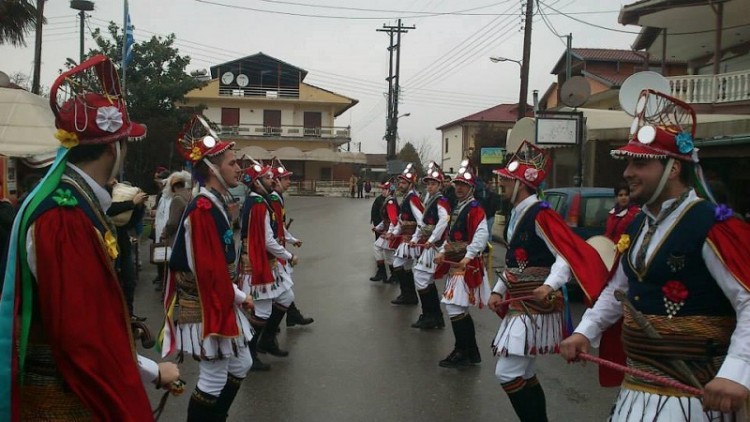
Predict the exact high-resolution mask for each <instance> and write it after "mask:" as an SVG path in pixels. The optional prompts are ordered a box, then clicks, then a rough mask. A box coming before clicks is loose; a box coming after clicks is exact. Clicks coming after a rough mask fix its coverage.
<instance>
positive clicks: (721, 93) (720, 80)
mask: <svg viewBox="0 0 750 422" xmlns="http://www.w3.org/2000/svg"><path fill="white" fill-rule="evenodd" d="M667 80H669V85H670V86H671V88H672V90H671V91H672V92H671V95H672V96H673V97H675V98H678V99H680V100H682V101H685V102H686V103H689V104H711V103H730V102H735V101H747V100H750V69H748V70H741V71H738V72H730V73H720V74H718V75H683V76H670V77H668V78H667Z"/></svg>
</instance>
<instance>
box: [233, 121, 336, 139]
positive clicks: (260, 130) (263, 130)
mask: <svg viewBox="0 0 750 422" xmlns="http://www.w3.org/2000/svg"><path fill="white" fill-rule="evenodd" d="M219 130H220V133H219V134H220V135H234V136H277V137H282V138H333V139H350V138H351V128H349V127H348V126H347V127H344V126H321V127H304V126H302V125H281V126H265V125H261V124H239V125H234V126H231V125H219Z"/></svg>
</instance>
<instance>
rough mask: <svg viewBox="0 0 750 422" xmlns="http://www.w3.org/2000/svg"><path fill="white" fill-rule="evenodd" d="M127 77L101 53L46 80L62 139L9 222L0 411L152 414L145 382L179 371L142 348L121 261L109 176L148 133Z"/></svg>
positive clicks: (51, 415) (0, 321)
mask: <svg viewBox="0 0 750 422" xmlns="http://www.w3.org/2000/svg"><path fill="white" fill-rule="evenodd" d="M119 80H120V78H119V77H118V75H117V71H116V70H115V67H114V65H113V64H112V63H111V62H110V60H109V59H108V58H106V57H105V56H102V55H96V56H93V57H91V58H89V59H88V60H86V61H85V62H83V63H81V64H80V65H78V66H76V67H75V68H73V69H71V70H69V71H67V72H64V73H63V74H62V75H60V76H59V77H58V78H57V80H56V81H55V82H54V84H53V85H52V88H51V90H50V105H51V107H52V112H53V113H54V115H55V125H56V126H57V128H58V131H57V133H56V134H55V136H56V137H57V138H58V139H59V140H60V142H61V144H62V147H61V148H60V149H59V150H58V152H57V158H56V159H55V162H54V163H53V164H52V166H51V168H50V169H49V170H48V172H47V174H46V175H45V176H44V179H42V181H41V182H40V183H39V185H38V186H37V187H36V188H35V189H34V190H33V191H32V192H31V194H29V196H28V197H27V199H26V200H25V201H24V204H23V205H22V206H21V209H20V210H19V212H18V217H17V218H16V220H15V223H14V225H13V231H12V234H11V240H10V244H9V251H8V266H7V270H6V273H5V281H4V284H3V291H2V295H1V296H0V297H2V299H1V300H0V327H1V328H0V420H3V421H18V420H21V419H23V420H120V421H147V420H153V416H152V414H151V407H150V404H149V401H148V396H147V395H146V391H145V390H144V387H143V382H144V381H146V382H153V383H155V384H157V386H159V385H168V384H170V383H171V382H172V381H176V380H177V377H178V375H179V372H178V370H177V367H176V365H174V364H173V363H162V364H159V365H157V364H156V363H155V362H153V361H151V360H148V359H145V358H142V357H140V356H138V355H137V354H136V351H135V344H134V343H133V333H131V320H130V315H129V313H128V310H127V308H126V305H125V298H124V296H123V292H122V289H121V287H120V284H119V282H118V279H117V275H116V272H115V261H116V259H117V258H118V256H119V251H118V249H117V239H116V237H115V233H116V230H115V226H114V224H113V223H112V221H111V220H110V219H109V218H108V217H107V215H106V211H107V209H108V208H109V206H110V204H111V203H112V198H111V196H110V195H109V193H108V191H107V190H106V188H105V187H106V185H107V182H108V181H109V180H111V179H113V178H114V177H115V176H116V175H118V173H119V172H120V169H121V166H122V163H123V161H124V159H125V154H126V151H127V141H128V139H129V138H130V139H137V138H142V137H144V136H145V135H146V128H145V126H142V125H140V124H138V123H135V122H132V121H131V120H130V118H129V117H128V111H127V107H126V103H125V99H124V98H123V96H122V93H121V91H120V85H119Z"/></svg>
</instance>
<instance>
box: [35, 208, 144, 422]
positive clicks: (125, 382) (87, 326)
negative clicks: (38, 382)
mask: <svg viewBox="0 0 750 422" xmlns="http://www.w3.org/2000/svg"><path fill="white" fill-rule="evenodd" d="M34 227H35V229H34V230H35V232H34V238H35V239H36V240H37V242H35V248H36V250H35V252H36V261H37V263H38V264H39V265H38V266H37V276H38V277H37V286H38V289H37V298H38V301H39V308H38V309H37V311H36V312H38V313H39V315H40V317H41V318H40V319H41V323H42V326H43V329H44V334H45V336H46V339H45V340H46V341H47V342H49V344H50V346H51V347H52V353H53V356H54V359H55V364H56V365H57V368H58V369H59V371H60V373H61V374H62V376H63V377H64V379H65V383H66V385H67V387H68V388H70V390H72V391H73V392H74V393H75V394H76V396H78V397H79V398H80V399H81V401H82V402H83V403H84V405H85V406H86V407H87V408H88V409H89V410H90V411H91V413H92V415H93V416H94V419H97V420H119V421H150V420H153V416H152V415H151V405H150V404H149V401H148V397H147V396H146V391H145V389H144V386H143V382H142V380H141V377H140V373H139V370H138V364H137V361H136V356H135V352H134V345H133V339H132V337H131V332H130V320H129V315H128V311H127V309H126V307H125V299H124V297H123V294H122V290H121V289H120V284H119V282H118V280H117V275H116V274H115V272H114V266H113V265H112V262H111V260H110V257H109V255H108V254H107V252H106V250H105V246H104V244H103V242H102V240H101V238H100V237H99V234H98V233H97V232H96V230H95V229H94V227H93V226H92V225H91V221H90V220H89V218H88V217H87V216H86V214H85V213H84V212H83V211H81V210H80V209H79V208H71V207H58V208H54V209H51V210H49V211H47V212H45V213H44V214H42V215H41V216H40V217H39V218H37V219H36V222H35V226H34Z"/></svg>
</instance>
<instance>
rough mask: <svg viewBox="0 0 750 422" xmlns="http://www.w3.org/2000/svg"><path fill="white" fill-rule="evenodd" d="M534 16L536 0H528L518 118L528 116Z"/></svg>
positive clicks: (524, 27)
mask: <svg viewBox="0 0 750 422" xmlns="http://www.w3.org/2000/svg"><path fill="white" fill-rule="evenodd" d="M533 18H534V0H526V17H525V18H524V24H523V59H521V92H520V93H519V95H518V120H521V119H523V118H524V117H526V97H528V96H529V61H530V60H531V20H532V19H533Z"/></svg>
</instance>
